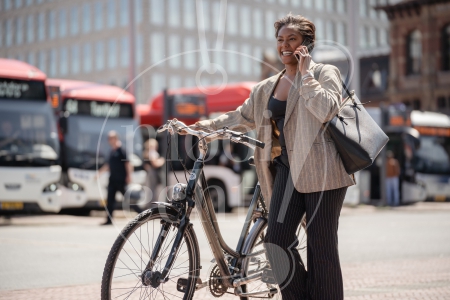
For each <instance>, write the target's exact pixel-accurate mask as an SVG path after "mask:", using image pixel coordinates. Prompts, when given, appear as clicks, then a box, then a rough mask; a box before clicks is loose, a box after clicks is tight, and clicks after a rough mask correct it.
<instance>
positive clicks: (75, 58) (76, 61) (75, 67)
mask: <svg viewBox="0 0 450 300" xmlns="http://www.w3.org/2000/svg"><path fill="white" fill-rule="evenodd" d="M70 56H71V57H70V61H71V62H72V66H71V68H72V74H78V73H79V72H80V47H79V46H78V45H75V46H72V52H71V54H70Z"/></svg>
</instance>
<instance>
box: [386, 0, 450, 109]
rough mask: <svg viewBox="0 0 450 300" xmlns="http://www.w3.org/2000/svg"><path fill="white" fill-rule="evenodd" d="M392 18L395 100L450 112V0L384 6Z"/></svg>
mask: <svg viewBox="0 0 450 300" xmlns="http://www.w3.org/2000/svg"><path fill="white" fill-rule="evenodd" d="M381 9H383V10H384V11H385V12H386V13H387V15H388V17H389V20H390V24H391V25H390V40H391V48H392V51H391V55H390V77H389V96H390V101H391V103H404V104H405V105H406V106H408V107H410V108H412V109H422V110H429V111H439V112H444V113H447V114H450V1H449V0H408V1H402V2H399V3H397V4H395V5H388V6H384V7H381Z"/></svg>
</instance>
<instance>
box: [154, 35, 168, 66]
mask: <svg viewBox="0 0 450 300" xmlns="http://www.w3.org/2000/svg"><path fill="white" fill-rule="evenodd" d="M150 49H151V60H152V64H154V63H158V62H160V61H161V60H163V59H164V56H165V52H166V50H165V45H164V35H163V34H162V33H160V32H154V33H153V34H152V36H151V43H150Z"/></svg>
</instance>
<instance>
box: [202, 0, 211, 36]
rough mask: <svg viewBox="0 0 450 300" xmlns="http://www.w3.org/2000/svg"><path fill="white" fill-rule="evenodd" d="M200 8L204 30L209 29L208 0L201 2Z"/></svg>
mask: <svg viewBox="0 0 450 300" xmlns="http://www.w3.org/2000/svg"><path fill="white" fill-rule="evenodd" d="M202 6H203V24H204V25H203V26H204V27H205V30H208V29H209V28H210V20H209V2H208V0H203V1H202Z"/></svg>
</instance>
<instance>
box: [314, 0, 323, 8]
mask: <svg viewBox="0 0 450 300" xmlns="http://www.w3.org/2000/svg"><path fill="white" fill-rule="evenodd" d="M323 1H324V0H315V1H314V5H315V8H316V9H317V10H323V8H324V3H323Z"/></svg>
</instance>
